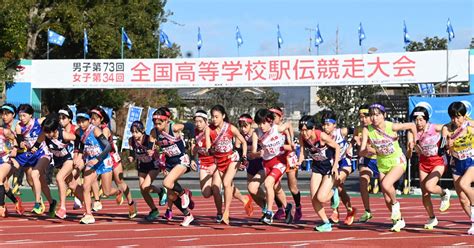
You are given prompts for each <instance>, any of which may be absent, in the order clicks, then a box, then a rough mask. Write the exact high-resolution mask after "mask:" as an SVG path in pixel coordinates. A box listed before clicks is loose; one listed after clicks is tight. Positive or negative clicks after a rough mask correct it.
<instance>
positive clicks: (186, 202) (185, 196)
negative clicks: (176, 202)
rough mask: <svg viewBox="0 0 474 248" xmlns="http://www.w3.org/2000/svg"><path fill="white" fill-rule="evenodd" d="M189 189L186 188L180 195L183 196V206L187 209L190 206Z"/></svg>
mask: <svg viewBox="0 0 474 248" xmlns="http://www.w3.org/2000/svg"><path fill="white" fill-rule="evenodd" d="M188 194H189V191H188V190H187V189H185V190H184V193H183V194H182V195H181V196H180V198H181V207H182V208H184V209H186V208H188V206H189V203H190V200H189V195H188Z"/></svg>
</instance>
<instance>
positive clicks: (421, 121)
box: [408, 106, 451, 230]
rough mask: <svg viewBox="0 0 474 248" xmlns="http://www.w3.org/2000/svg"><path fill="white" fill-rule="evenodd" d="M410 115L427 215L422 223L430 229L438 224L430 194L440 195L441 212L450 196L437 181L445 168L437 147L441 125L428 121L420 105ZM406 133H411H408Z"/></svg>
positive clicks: (442, 157)
mask: <svg viewBox="0 0 474 248" xmlns="http://www.w3.org/2000/svg"><path fill="white" fill-rule="evenodd" d="M410 117H411V120H412V121H414V122H415V124H416V129H417V136H416V139H415V142H416V145H415V150H416V153H417V154H418V156H419V173H420V186H421V192H422V200H423V206H424V207H425V209H426V212H427V213H428V217H429V219H428V223H426V224H425V225H424V228H425V229H428V230H432V229H433V228H434V227H435V226H437V225H438V219H437V218H436V216H435V214H434V211H433V203H432V202H431V194H439V195H440V196H441V205H440V207H439V210H440V211H441V212H445V211H446V210H448V209H449V206H450V203H449V199H450V197H451V193H450V191H449V189H444V190H443V189H442V188H441V187H440V186H438V182H439V180H440V178H441V177H442V176H443V174H444V172H445V170H446V157H445V156H440V155H439V151H438V147H439V145H440V144H441V142H440V141H441V131H442V129H443V125H436V124H433V123H430V122H428V121H429V119H430V117H429V114H428V110H427V109H426V108H424V107H420V106H419V107H415V108H414V109H413V111H412V113H411V116H410ZM408 135H413V134H412V133H408ZM412 138H413V137H412ZM408 157H411V151H408Z"/></svg>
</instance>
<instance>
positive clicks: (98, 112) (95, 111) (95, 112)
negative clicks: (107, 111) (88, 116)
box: [91, 109, 104, 118]
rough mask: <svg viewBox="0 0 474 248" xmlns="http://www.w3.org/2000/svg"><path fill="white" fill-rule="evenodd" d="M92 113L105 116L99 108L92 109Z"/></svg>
mask: <svg viewBox="0 0 474 248" xmlns="http://www.w3.org/2000/svg"><path fill="white" fill-rule="evenodd" d="M91 113H93V114H96V115H98V116H99V117H100V118H104V116H102V113H100V111H99V110H97V109H93V110H91Z"/></svg>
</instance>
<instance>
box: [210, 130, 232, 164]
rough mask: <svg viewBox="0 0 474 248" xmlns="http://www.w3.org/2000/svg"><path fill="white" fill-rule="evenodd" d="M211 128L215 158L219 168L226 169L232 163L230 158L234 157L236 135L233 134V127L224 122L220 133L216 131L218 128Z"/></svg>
mask: <svg viewBox="0 0 474 248" xmlns="http://www.w3.org/2000/svg"><path fill="white" fill-rule="evenodd" d="M209 128H210V130H211V132H210V135H211V147H212V148H213V149H214V157H215V158H216V163H217V166H218V167H226V166H228V164H229V163H230V162H232V161H230V159H229V157H230V155H232V153H233V148H234V145H233V143H232V138H233V137H234V134H233V133H232V130H231V125H230V124H229V123H227V122H224V125H223V126H222V129H221V130H220V132H219V133H217V131H216V128H217V127H216V126H214V125H210V126H209Z"/></svg>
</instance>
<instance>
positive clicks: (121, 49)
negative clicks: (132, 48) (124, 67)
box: [120, 27, 123, 59]
mask: <svg viewBox="0 0 474 248" xmlns="http://www.w3.org/2000/svg"><path fill="white" fill-rule="evenodd" d="M120 37H121V38H120V40H121V41H122V42H121V46H120V47H121V48H120V51H121V57H122V59H123V27H122V35H121V36H120Z"/></svg>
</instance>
